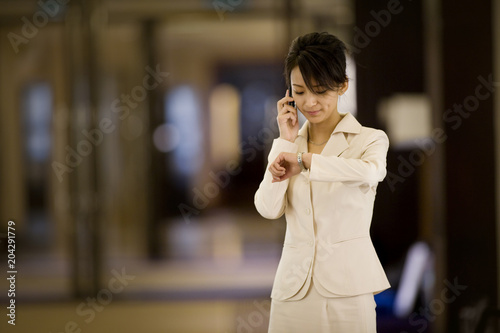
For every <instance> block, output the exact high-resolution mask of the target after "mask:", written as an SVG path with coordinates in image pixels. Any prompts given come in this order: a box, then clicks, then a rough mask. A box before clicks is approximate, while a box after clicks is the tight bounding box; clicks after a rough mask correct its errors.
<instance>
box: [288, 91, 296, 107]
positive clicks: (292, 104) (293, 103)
mask: <svg viewBox="0 0 500 333" xmlns="http://www.w3.org/2000/svg"><path fill="white" fill-rule="evenodd" d="M288 96H290V97H293V95H292V89H291V88H288ZM288 105H291V106H293V107H295V101H292V102H288Z"/></svg>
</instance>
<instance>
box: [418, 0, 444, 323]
mask: <svg viewBox="0 0 500 333" xmlns="http://www.w3.org/2000/svg"><path fill="white" fill-rule="evenodd" d="M423 9H424V12H423V19H424V48H425V76H426V83H425V85H426V93H427V95H428V96H429V99H430V102H431V109H432V111H433V112H432V113H433V115H432V124H433V126H432V128H433V129H435V128H442V126H443V124H442V119H443V73H442V70H441V69H442V66H443V64H442V60H443V59H442V43H441V33H442V31H441V6H440V3H439V2H438V1H435V0H426V1H424V2H423ZM434 149H435V150H434V153H433V154H432V155H431V156H429V163H425V164H424V165H423V173H424V175H423V177H422V178H421V180H422V187H423V191H422V192H423V193H424V194H425V195H423V196H421V198H420V199H421V201H422V206H423V207H427V208H426V209H424V210H423V214H422V215H423V216H422V218H421V220H422V221H423V224H422V225H421V229H420V230H421V234H422V235H425V239H427V240H428V241H430V243H431V244H432V249H433V251H434V254H435V263H434V269H435V276H436V278H435V281H437V283H436V285H435V286H434V291H433V297H434V298H435V299H439V297H440V296H441V295H440V293H441V287H442V284H441V283H440V282H441V281H443V280H444V279H445V276H446V234H445V225H444V224H445V195H444V179H443V175H444V168H445V166H444V147H443V145H441V144H435V145H434ZM433 330H434V331H435V332H446V331H447V330H446V316H445V315H440V316H436V319H435V321H434V323H433Z"/></svg>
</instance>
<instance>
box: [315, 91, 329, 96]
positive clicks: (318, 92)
mask: <svg viewBox="0 0 500 333" xmlns="http://www.w3.org/2000/svg"><path fill="white" fill-rule="evenodd" d="M327 91H328V90H321V91H316V94H318V95H323V94H324V93H326V92H327Z"/></svg>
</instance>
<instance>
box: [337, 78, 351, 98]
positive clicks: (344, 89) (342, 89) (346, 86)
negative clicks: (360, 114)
mask: <svg viewBox="0 0 500 333" xmlns="http://www.w3.org/2000/svg"><path fill="white" fill-rule="evenodd" d="M347 88H349V80H347V79H346V81H345V82H344V84H343V85H342V87H340V91H339V95H343V94H344V93H345V92H346V91H347Z"/></svg>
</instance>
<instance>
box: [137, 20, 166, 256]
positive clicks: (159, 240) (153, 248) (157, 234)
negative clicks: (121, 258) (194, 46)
mask: <svg viewBox="0 0 500 333" xmlns="http://www.w3.org/2000/svg"><path fill="white" fill-rule="evenodd" d="M156 28H157V22H156V21H152V20H149V21H144V22H143V23H142V30H143V50H144V51H143V52H144V56H145V59H146V61H147V63H148V66H149V67H150V68H157V66H158V64H159V62H158V59H157V58H156V54H157V52H158V50H157V49H156V47H155V40H156ZM163 62H164V61H163ZM163 62H162V63H163ZM162 93H163V90H162V89H160V88H157V89H153V90H148V91H147V94H148V97H147V99H148V106H149V111H148V118H149V119H148V120H149V121H148V126H147V128H148V130H147V131H146V132H147V133H146V135H147V136H148V137H149V138H150V139H149V140H148V142H149V144H147V145H146V149H147V150H148V153H147V155H148V156H149V159H150V163H149V165H148V168H149V172H148V182H149V184H148V187H149V191H148V193H147V195H148V200H147V202H148V214H149V216H148V223H147V225H146V228H147V233H146V234H147V244H148V245H147V246H148V248H147V253H148V256H149V258H151V259H159V258H161V257H162V256H163V250H162V249H163V246H164V245H165V244H164V242H165V240H164V239H166V237H165V238H164V237H162V236H164V234H163V233H162V228H161V223H162V220H163V219H164V218H165V215H166V213H165V210H166V208H167V207H168V206H169V205H168V201H169V200H168V194H167V193H165V192H166V191H167V190H168V188H169V186H168V180H167V169H166V166H165V154H164V153H162V152H160V151H159V150H158V149H156V148H155V146H154V142H153V135H152V133H153V132H154V129H155V128H157V127H158V126H160V125H161V124H163V123H164V122H165V117H164V108H163V94H162ZM163 222H164V221H163Z"/></svg>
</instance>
